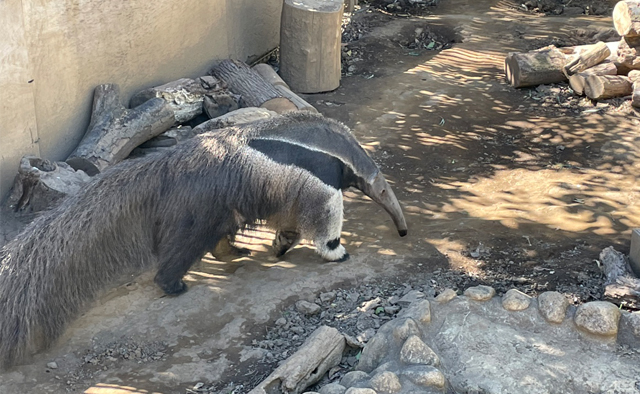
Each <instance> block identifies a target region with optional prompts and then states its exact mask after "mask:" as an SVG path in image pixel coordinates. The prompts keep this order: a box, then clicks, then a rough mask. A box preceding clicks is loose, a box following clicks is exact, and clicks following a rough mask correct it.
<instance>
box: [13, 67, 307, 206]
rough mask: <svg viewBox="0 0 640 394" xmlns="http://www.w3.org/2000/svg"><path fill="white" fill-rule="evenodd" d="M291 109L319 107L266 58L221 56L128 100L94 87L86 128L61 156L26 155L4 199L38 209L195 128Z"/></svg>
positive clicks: (110, 87)
mask: <svg viewBox="0 0 640 394" xmlns="http://www.w3.org/2000/svg"><path fill="white" fill-rule="evenodd" d="M288 111H312V112H317V110H316V109H315V108H314V107H313V106H311V105H310V104H309V103H307V102H306V101H304V100H303V99H302V98H301V97H299V96H298V95H297V94H295V93H293V92H292V91H291V90H290V89H289V86H288V85H287V84H286V83H285V82H284V81H283V80H282V79H281V78H280V77H279V75H278V74H277V73H276V72H275V71H274V69H273V68H272V67H271V66H269V65H267V64H258V65H255V66H254V67H249V65H247V64H245V63H243V62H241V61H237V60H230V59H228V60H223V61H220V62H218V63H217V64H215V66H214V67H213V68H212V69H211V71H210V72H209V75H205V76H202V77H199V78H196V79H191V78H180V79H178V80H175V81H172V82H168V83H165V84H163V85H160V86H155V87H150V88H148V89H144V90H142V91H140V92H138V93H136V94H134V95H133V96H132V97H131V98H130V100H129V105H128V106H126V105H124V104H123V100H122V98H121V94H120V89H119V87H118V85H116V84H104V85H99V86H97V87H96V88H95V90H94V97H93V108H92V113H91V122H90V124H89V127H88V128H87V131H86V132H85V135H84V137H83V138H82V140H81V141H80V143H79V144H78V146H77V147H76V148H75V150H74V151H73V152H72V153H71V155H69V157H68V158H67V159H66V162H58V163H52V162H49V161H47V160H43V159H41V158H38V157H32V156H25V157H24V158H23V160H22V162H21V163H20V168H19V171H18V174H17V176H16V178H15V182H14V186H13V193H12V196H14V198H13V199H9V200H8V203H9V204H10V205H11V208H13V209H14V210H15V211H20V212H37V211H41V210H44V209H47V208H50V207H52V206H53V205H55V204H54V203H55V202H57V201H58V200H59V199H60V198H61V197H63V196H65V195H68V194H73V193H74V192H75V191H76V190H78V189H79V188H80V186H79V185H81V184H83V183H85V182H88V181H89V180H90V179H91V178H90V177H91V176H94V175H97V174H99V173H101V172H102V171H104V170H105V169H106V168H107V167H110V166H112V165H114V164H116V163H118V162H120V161H122V160H125V159H127V158H130V157H140V156H145V155H148V154H152V153H155V152H158V151H161V150H164V149H170V148H171V147H172V146H174V145H177V144H179V143H181V142H182V141H185V140H187V139H189V138H192V137H194V136H195V135H197V134H199V133H203V132H207V131H212V130H214V129H218V128H223V127H229V126H233V125H240V124H244V123H250V122H255V121H258V120H261V119H265V118H268V117H271V116H277V115H278V114H281V113H284V112H288ZM34 163H35V164H34Z"/></svg>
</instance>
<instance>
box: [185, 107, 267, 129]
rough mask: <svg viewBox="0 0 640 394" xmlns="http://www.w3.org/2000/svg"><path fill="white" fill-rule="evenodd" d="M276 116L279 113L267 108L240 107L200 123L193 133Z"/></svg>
mask: <svg viewBox="0 0 640 394" xmlns="http://www.w3.org/2000/svg"><path fill="white" fill-rule="evenodd" d="M274 116H278V114H277V113H275V112H273V111H269V110H268V109H265V108H255V107H248V108H240V109H238V110H236V111H233V112H229V113H228V114H225V115H222V116H220V117H217V118H215V119H211V120H208V121H206V122H204V123H200V124H199V125H198V126H196V127H194V128H193V133H194V134H202V133H206V132H208V131H213V130H217V129H223V128H225V127H231V126H238V125H242V124H247V123H253V122H257V121H260V120H264V119H269V118H272V117H274Z"/></svg>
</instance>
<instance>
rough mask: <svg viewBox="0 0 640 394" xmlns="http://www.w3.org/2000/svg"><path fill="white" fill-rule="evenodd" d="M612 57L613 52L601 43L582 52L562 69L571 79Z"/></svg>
mask: <svg viewBox="0 0 640 394" xmlns="http://www.w3.org/2000/svg"><path fill="white" fill-rule="evenodd" d="M610 55H611V50H610V49H609V47H608V46H607V44H605V43H604V42H602V41H600V42H598V43H597V44H595V45H593V46H591V48H589V49H587V50H585V51H583V52H581V53H580V54H579V55H577V56H576V57H574V58H573V59H572V60H571V61H569V62H568V63H567V64H565V66H564V67H563V68H562V71H563V72H564V75H565V76H566V77H567V78H569V77H570V76H572V75H574V74H577V73H579V72H582V71H584V70H586V69H588V68H589V67H593V66H595V65H597V64H599V63H601V62H603V61H604V60H605V59H606V58H608V57H609V56H610Z"/></svg>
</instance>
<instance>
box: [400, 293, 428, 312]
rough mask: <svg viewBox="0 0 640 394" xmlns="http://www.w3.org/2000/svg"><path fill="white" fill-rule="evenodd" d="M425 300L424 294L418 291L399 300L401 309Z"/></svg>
mask: <svg viewBox="0 0 640 394" xmlns="http://www.w3.org/2000/svg"><path fill="white" fill-rule="evenodd" d="M423 298H424V293H423V292H421V291H418V290H411V291H410V292H408V293H407V294H405V295H404V296H403V297H402V298H400V299H399V300H398V304H399V305H400V306H401V307H403V308H406V307H408V306H409V305H411V303H413V302H416V301H419V300H422V299H423Z"/></svg>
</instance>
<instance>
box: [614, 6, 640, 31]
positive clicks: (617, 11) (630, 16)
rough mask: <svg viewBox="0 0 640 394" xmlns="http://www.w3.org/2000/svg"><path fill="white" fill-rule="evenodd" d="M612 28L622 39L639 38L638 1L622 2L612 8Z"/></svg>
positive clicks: (639, 8) (639, 13)
mask: <svg viewBox="0 0 640 394" xmlns="http://www.w3.org/2000/svg"><path fill="white" fill-rule="evenodd" d="M613 26H614V27H615V28H616V31H617V32H618V34H620V35H621V36H622V37H626V36H629V37H633V36H640V0H622V1H619V2H618V3H616V6H615V7H614V8H613Z"/></svg>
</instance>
